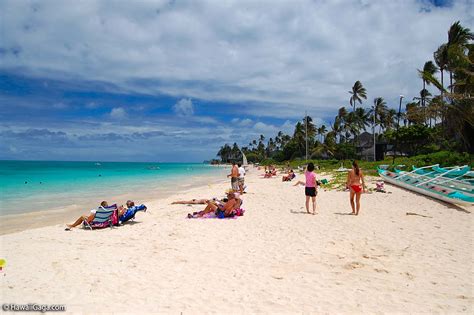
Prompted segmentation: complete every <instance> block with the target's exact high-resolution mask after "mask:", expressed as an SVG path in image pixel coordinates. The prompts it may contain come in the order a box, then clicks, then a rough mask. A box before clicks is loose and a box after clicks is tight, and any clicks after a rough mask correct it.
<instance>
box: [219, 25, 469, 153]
mask: <svg viewBox="0 0 474 315" xmlns="http://www.w3.org/2000/svg"><path fill="white" fill-rule="evenodd" d="M473 40H474V34H473V33H472V32H471V30H470V29H469V28H466V27H463V26H462V25H461V24H460V22H459V21H458V22H455V23H453V24H452V25H451V27H450V28H449V30H448V36H447V42H446V43H443V44H441V45H440V46H439V48H438V49H437V50H436V51H435V52H434V53H433V60H428V61H426V62H425V63H424V65H423V67H422V68H421V69H418V75H419V78H420V80H421V82H420V85H421V90H420V92H419V95H416V96H415V97H413V98H412V99H411V100H410V102H408V103H407V104H406V106H405V108H404V110H403V111H402V112H400V113H398V112H397V111H396V110H395V109H391V108H388V106H387V103H386V101H385V100H384V99H383V97H375V98H374V99H373V104H372V105H371V107H370V108H369V109H366V108H364V107H362V104H363V102H364V101H366V100H367V90H366V89H365V87H364V86H363V84H362V82H360V81H356V82H355V83H354V85H353V86H352V87H351V89H350V91H349V95H350V96H349V99H348V101H349V103H348V105H349V106H348V107H347V108H346V107H345V106H343V107H340V108H339V109H338V112H337V115H336V116H335V117H334V120H333V122H332V125H330V126H326V125H321V126H316V125H315V124H314V123H313V119H312V118H311V117H310V116H306V117H303V119H302V120H301V121H298V122H297V123H296V125H295V128H294V131H293V134H292V135H287V134H284V133H283V132H281V131H280V132H278V133H277V135H275V136H274V137H271V138H268V140H267V139H266V137H265V136H264V135H260V136H259V137H258V138H257V139H255V140H252V141H251V142H250V143H248V145H244V146H242V147H241V148H240V147H239V146H238V145H237V144H236V143H234V144H233V146H229V145H228V144H225V145H224V146H222V147H221V148H220V150H219V152H218V153H217V156H218V157H220V159H221V161H223V162H229V161H232V160H241V158H242V153H241V152H244V153H245V155H246V156H247V159H248V161H249V162H259V161H262V160H265V159H273V160H275V161H286V160H292V159H299V158H304V157H305V156H306V139H307V141H308V157H309V158H313V159H315V158H335V159H345V158H348V157H351V158H354V157H359V158H360V156H358V155H359V154H360V152H359V151H358V150H357V148H358V144H359V136H360V134H361V133H362V132H364V131H367V130H368V131H370V132H373V133H375V135H376V141H377V142H384V143H389V144H393V145H395V144H398V147H397V151H401V152H403V153H404V154H407V155H416V154H427V153H431V152H436V151H439V150H448V151H458V152H469V153H473V151H474V43H473ZM446 76H447V78H448V80H446ZM445 81H448V83H447V85H446V82H445ZM428 86H432V87H434V89H435V90H436V92H435V93H434V94H431V93H430V91H429V90H428V89H427V87H428ZM397 127H398V128H397ZM397 129H398V131H397Z"/></svg>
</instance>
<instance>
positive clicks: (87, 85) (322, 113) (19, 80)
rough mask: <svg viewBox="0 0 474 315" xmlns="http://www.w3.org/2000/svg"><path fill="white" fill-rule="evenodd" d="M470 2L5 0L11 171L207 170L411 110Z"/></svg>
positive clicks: (0, 89)
mask: <svg viewBox="0 0 474 315" xmlns="http://www.w3.org/2000/svg"><path fill="white" fill-rule="evenodd" d="M473 3H474V2H473V1H470V0H451V1H446V0H445V1H443V0H432V1H428V0H398V1H392V0H377V1H376V0H373V1H368V0H354V1H349V0H344V1H343V0H332V1H329V0H294V1H290V0H272V1H270V0H268V1H266V0H261V1H247V0H235V1H225V0H222V1H221V0H209V1H204V0H202V1H201V0H193V1H191V0H188V1H185V0H181V1H180V0H171V1H169V0H167V1H165V0H155V1H148V0H147V1H144V0H136V1H121V0H117V1H92V0H84V1H73V0H57V1H50V0H43V1H34V0H31V1H27V0H2V1H0V159H4V160H5V159H21V160H73V161H76V160H87V161H153V162H201V161H203V160H209V159H212V158H215V157H216V152H217V151H218V149H219V147H220V146H222V145H223V144H224V143H229V144H232V143H234V142H236V143H238V144H239V145H240V146H246V145H248V143H249V142H250V141H251V140H252V139H256V138H257V137H258V136H259V135H260V134H263V135H265V136H266V138H267V139H268V138H270V137H274V136H275V135H276V133H277V132H278V131H280V130H281V131H283V132H285V133H288V134H292V132H293V129H294V125H295V123H296V122H297V121H298V120H301V119H302V118H303V116H304V114H305V111H307V112H308V115H310V116H312V117H313V120H314V121H315V123H316V124H317V125H321V124H325V125H326V126H328V125H329V124H330V123H331V122H332V121H333V119H334V116H335V115H336V113H337V109H338V108H340V107H342V106H346V107H348V106H349V97H350V95H349V93H348V91H349V90H350V88H351V87H352V85H353V84H354V82H355V81H356V80H360V81H361V82H362V84H363V85H364V86H365V87H366V89H367V93H368V99H367V100H366V101H364V102H363V104H362V106H363V107H366V108H368V107H370V106H371V105H372V103H373V99H374V98H376V97H383V98H384V99H385V100H386V101H387V103H388V106H389V107H392V108H398V101H399V95H400V94H403V95H404V96H405V99H404V103H406V102H407V101H410V100H411V99H412V98H413V97H414V96H417V95H418V94H419V91H420V90H421V88H422V83H421V80H420V79H419V78H418V74H417V69H421V68H422V67H423V64H424V63H425V62H426V61H428V60H431V59H432V58H433V57H432V56H433V51H435V50H436V49H437V47H438V46H439V45H440V44H442V43H444V42H446V41H447V31H448V29H449V27H450V25H451V24H452V23H454V22H455V21H457V20H460V21H461V24H462V25H463V26H465V27H468V28H470V29H474V4H473Z"/></svg>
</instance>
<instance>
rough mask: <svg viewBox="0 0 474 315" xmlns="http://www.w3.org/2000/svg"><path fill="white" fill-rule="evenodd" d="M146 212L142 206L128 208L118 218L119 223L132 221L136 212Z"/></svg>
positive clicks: (145, 208)
mask: <svg viewBox="0 0 474 315" xmlns="http://www.w3.org/2000/svg"><path fill="white" fill-rule="evenodd" d="M146 210H147V207H146V206H145V205H143V204H142V205H139V206H133V207H130V208H128V209H127V211H126V212H125V213H124V214H123V215H122V216H120V218H119V221H120V222H119V223H125V222H127V221H129V220H134V219H135V214H137V212H138V211H146Z"/></svg>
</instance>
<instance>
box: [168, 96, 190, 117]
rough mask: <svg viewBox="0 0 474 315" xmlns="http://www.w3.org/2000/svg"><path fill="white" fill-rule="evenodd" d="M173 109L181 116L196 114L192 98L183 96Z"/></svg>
mask: <svg viewBox="0 0 474 315" xmlns="http://www.w3.org/2000/svg"><path fill="white" fill-rule="evenodd" d="M173 110H174V111H175V113H176V114H178V115H180V116H192V115H193V114H194V105H193V102H192V101H191V100H190V99H185V98H182V99H180V100H179V101H178V102H177V103H176V104H174V106H173Z"/></svg>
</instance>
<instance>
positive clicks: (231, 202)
mask: <svg viewBox="0 0 474 315" xmlns="http://www.w3.org/2000/svg"><path fill="white" fill-rule="evenodd" d="M240 204H241V202H240V201H238V200H237V199H236V198H235V193H233V192H229V193H228V194H227V201H226V203H224V204H222V203H218V202H214V201H208V202H207V206H206V208H205V209H204V210H203V211H200V212H195V213H193V214H191V213H188V218H200V217H202V216H203V215H205V214H208V213H211V212H214V213H215V214H216V216H219V214H223V215H224V217H230V216H232V214H233V212H234V210H235V209H237V207H238V206H239V205H240Z"/></svg>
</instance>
